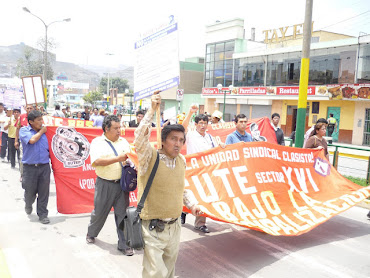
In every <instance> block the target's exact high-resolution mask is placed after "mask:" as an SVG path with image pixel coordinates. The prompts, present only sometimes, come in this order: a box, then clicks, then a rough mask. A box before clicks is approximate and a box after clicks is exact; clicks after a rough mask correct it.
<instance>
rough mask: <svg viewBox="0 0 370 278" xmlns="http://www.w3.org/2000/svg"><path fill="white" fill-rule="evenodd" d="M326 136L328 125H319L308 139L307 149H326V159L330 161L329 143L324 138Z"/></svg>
mask: <svg viewBox="0 0 370 278" xmlns="http://www.w3.org/2000/svg"><path fill="white" fill-rule="evenodd" d="M325 134H326V124H325V123H317V124H316V125H315V128H314V130H313V131H312V133H311V136H310V138H308V140H307V142H306V145H305V148H306V149H324V153H325V157H326V159H327V160H329V152H328V143H327V142H326V140H325V138H324V136H325Z"/></svg>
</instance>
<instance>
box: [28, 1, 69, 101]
mask: <svg viewBox="0 0 370 278" xmlns="http://www.w3.org/2000/svg"><path fill="white" fill-rule="evenodd" d="M23 11H25V12H27V13H29V14H31V15H33V16H34V17H37V18H38V19H40V20H41V22H42V23H43V24H44V26H45V46H44V74H43V75H44V87H45V89H46V90H47V88H48V87H47V76H46V73H47V71H46V67H47V62H48V27H49V26H50V25H51V24H54V23H57V22H70V21H71V19H70V18H66V19H63V20H57V21H53V22H50V23H49V24H46V23H45V21H43V20H42V19H41V18H40V17H38V16H37V15H35V14H33V13H31V11H30V10H29V9H27V7H23ZM44 107H45V108H46V103H45V104H44Z"/></svg>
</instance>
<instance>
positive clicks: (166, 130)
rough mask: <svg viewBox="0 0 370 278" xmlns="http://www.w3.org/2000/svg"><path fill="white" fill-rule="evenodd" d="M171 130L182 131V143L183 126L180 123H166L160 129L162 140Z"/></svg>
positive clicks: (164, 139)
mask: <svg viewBox="0 0 370 278" xmlns="http://www.w3.org/2000/svg"><path fill="white" fill-rule="evenodd" d="M172 131H180V132H182V133H184V143H185V141H186V136H185V128H184V127H183V126H182V125H179V124H174V125H166V126H165V127H164V128H163V129H162V133H161V138H162V142H164V141H166V139H167V137H168V135H169V134H170V133H171V132H172Z"/></svg>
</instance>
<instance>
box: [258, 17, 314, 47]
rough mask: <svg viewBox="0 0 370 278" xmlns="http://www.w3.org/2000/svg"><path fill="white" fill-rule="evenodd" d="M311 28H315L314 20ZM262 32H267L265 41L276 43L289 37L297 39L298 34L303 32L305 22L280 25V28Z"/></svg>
mask: <svg viewBox="0 0 370 278" xmlns="http://www.w3.org/2000/svg"><path fill="white" fill-rule="evenodd" d="M311 30H313V21H312V29H311ZM287 32H288V33H289V35H288V34H287ZM262 33H264V34H265V41H264V42H265V43H276V42H281V41H284V40H287V39H293V40H295V39H296V38H297V35H302V34H303V23H301V24H295V25H293V26H286V27H280V28H279V29H272V30H264V31H262ZM288 37H289V38H288ZM291 37H292V38H291Z"/></svg>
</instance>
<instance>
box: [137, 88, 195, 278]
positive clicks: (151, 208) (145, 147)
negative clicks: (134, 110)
mask: <svg viewBox="0 0 370 278" xmlns="http://www.w3.org/2000/svg"><path fill="white" fill-rule="evenodd" d="M160 103H161V97H160V95H159V91H156V92H154V94H153V95H152V105H151V108H150V109H149V111H148V112H147V113H146V115H145V116H144V118H143V119H142V120H141V122H140V125H139V127H138V128H137V129H136V130H135V142H134V143H135V147H136V152H137V155H138V159H139V169H138V170H139V171H138V196H137V200H138V202H139V200H140V198H141V196H142V194H143V191H144V188H145V186H146V184H147V181H148V179H149V176H150V174H151V172H152V169H153V167H154V164H155V161H156V159H157V150H156V149H155V148H153V147H152V146H151V144H150V143H149V138H150V132H151V128H152V127H151V122H152V118H153V115H154V112H155V111H156V110H157V108H158V107H159V105H160ZM161 138H162V148H161V149H160V150H158V153H159V160H160V161H159V165H158V169H157V172H156V174H155V176H154V179H153V183H152V186H151V187H150V190H149V193H148V196H147V198H146V200H145V203H144V208H143V210H142V211H141V214H140V217H141V219H142V231H143V239H144V242H145V248H144V258H143V273H142V277H144V278H147V277H166V278H167V277H174V276H175V263H176V260H177V255H178V252H179V243H180V232H181V225H180V223H179V217H180V215H181V211H182V208H183V204H184V205H185V206H186V207H187V208H189V209H190V210H191V212H192V213H193V214H194V215H200V214H201V211H200V208H199V206H198V205H197V202H196V200H195V198H194V197H193V195H191V192H190V191H189V190H185V168H186V161H185V157H184V156H183V155H181V154H180V151H181V148H182V147H183V146H184V144H185V130H184V127H183V126H182V125H178V124H175V125H167V126H165V127H164V128H163V130H162V134H161Z"/></svg>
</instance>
